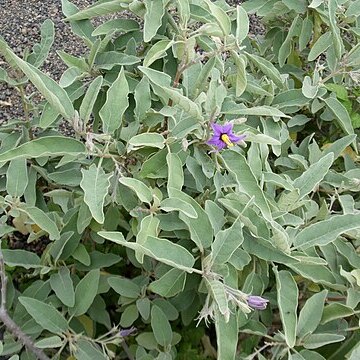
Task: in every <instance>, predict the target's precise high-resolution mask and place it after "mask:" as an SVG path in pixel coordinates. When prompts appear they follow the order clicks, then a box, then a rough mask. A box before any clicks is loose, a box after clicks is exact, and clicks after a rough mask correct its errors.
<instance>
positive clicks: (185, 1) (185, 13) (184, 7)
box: [177, 0, 190, 29]
mask: <svg viewBox="0 0 360 360" xmlns="http://www.w3.org/2000/svg"><path fill="white" fill-rule="evenodd" d="M177 4H178V10H179V13H180V19H181V23H182V25H183V28H184V29H185V28H186V25H187V22H188V21H189V19H190V4H189V0H177Z"/></svg>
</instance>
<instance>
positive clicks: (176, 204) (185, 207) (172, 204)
mask: <svg viewBox="0 0 360 360" xmlns="http://www.w3.org/2000/svg"><path fill="white" fill-rule="evenodd" d="M160 209H161V210H163V211H166V212H169V211H174V210H175V211H180V212H182V213H183V214H184V215H185V216H187V217H189V218H192V219H196V218H197V217H198V214H197V212H196V211H195V209H194V208H193V207H192V206H191V204H189V203H187V202H186V201H184V200H181V199H178V198H168V199H164V200H163V201H162V202H161V203H160Z"/></svg>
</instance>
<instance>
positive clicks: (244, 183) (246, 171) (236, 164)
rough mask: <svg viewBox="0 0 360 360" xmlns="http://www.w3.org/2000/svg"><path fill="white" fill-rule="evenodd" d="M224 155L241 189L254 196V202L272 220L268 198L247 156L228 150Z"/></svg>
mask: <svg viewBox="0 0 360 360" xmlns="http://www.w3.org/2000/svg"><path fill="white" fill-rule="evenodd" d="M222 157H223V160H224V163H225V166H226V168H227V169H228V170H229V171H230V172H232V173H233V174H234V175H235V177H236V181H237V184H238V186H239V188H240V190H241V191H242V192H244V193H245V194H247V195H248V196H249V197H254V203H255V205H256V206H257V207H258V208H259V210H260V211H261V213H262V214H263V216H264V218H265V219H266V220H268V221H271V220H272V216H271V211H270V208H269V205H268V203H267V200H266V198H265V196H264V193H263V192H262V190H261V188H260V186H259V185H258V184H257V180H256V178H255V176H254V174H253V172H252V170H251V169H250V166H249V164H248V163H247V161H246V159H245V157H244V156H243V155H242V154H240V153H237V152H234V151H227V152H226V153H224V154H223V156H222Z"/></svg>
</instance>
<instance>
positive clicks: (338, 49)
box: [328, 0, 344, 60]
mask: <svg viewBox="0 0 360 360" xmlns="http://www.w3.org/2000/svg"><path fill="white" fill-rule="evenodd" d="M337 7H338V2H337V0H329V2H328V11H329V23H330V30H331V37H332V42H333V46H334V49H335V54H336V57H337V59H338V60H340V59H341V56H342V53H343V50H344V44H343V42H342V40H341V35H340V29H339V25H338V24H337V23H336V14H335V13H336V11H337Z"/></svg>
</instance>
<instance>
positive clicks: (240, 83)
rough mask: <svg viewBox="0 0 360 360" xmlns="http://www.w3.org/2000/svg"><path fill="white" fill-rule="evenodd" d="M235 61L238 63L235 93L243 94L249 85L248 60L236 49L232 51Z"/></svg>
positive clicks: (237, 94)
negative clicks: (238, 53)
mask: <svg viewBox="0 0 360 360" xmlns="http://www.w3.org/2000/svg"><path fill="white" fill-rule="evenodd" d="M231 54H232V56H233V58H234V62H235V65H236V88H235V95H236V96H241V95H242V93H243V92H244V91H245V89H246V86H247V77H246V70H245V68H246V62H245V60H244V59H243V58H242V57H240V56H238V55H237V53H236V52H235V51H233V52H231Z"/></svg>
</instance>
